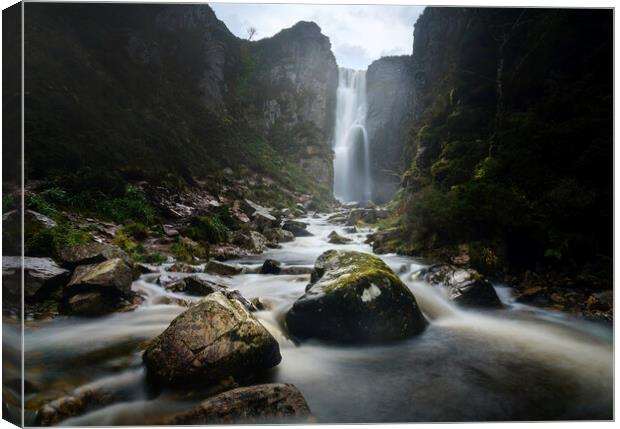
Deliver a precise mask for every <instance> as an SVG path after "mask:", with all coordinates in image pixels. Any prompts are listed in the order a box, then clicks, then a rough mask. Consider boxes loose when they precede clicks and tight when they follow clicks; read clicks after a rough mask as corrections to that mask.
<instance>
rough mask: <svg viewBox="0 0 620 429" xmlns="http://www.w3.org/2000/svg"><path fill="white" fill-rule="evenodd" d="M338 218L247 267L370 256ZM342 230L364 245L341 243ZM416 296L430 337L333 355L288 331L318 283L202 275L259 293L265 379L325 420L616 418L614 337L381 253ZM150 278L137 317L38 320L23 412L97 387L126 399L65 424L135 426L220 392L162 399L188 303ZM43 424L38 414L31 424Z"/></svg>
mask: <svg viewBox="0 0 620 429" xmlns="http://www.w3.org/2000/svg"><path fill="white" fill-rule="evenodd" d="M326 217H327V215H321V216H320V218H318V219H315V218H311V217H308V218H304V219H302V220H303V221H305V222H307V223H309V224H310V226H309V227H308V230H309V231H310V232H312V233H313V234H314V236H312V237H299V238H296V240H295V241H293V242H291V243H285V244H283V247H282V248H281V249H271V250H269V251H268V252H266V253H265V254H262V255H257V256H253V257H248V258H244V259H240V260H237V261H232V262H237V263H243V264H247V265H251V266H259V265H260V264H262V262H263V261H264V260H265V259H267V258H273V259H277V260H279V261H281V262H283V263H284V264H288V265H306V266H311V265H313V263H314V261H315V259H316V258H317V256H319V255H320V254H321V253H322V252H324V251H325V250H328V249H331V248H346V249H352V250H359V251H364V252H371V248H370V247H369V246H368V245H366V244H363V241H364V239H365V236H366V234H367V232H368V230H360V232H359V233H357V234H346V233H345V232H344V231H343V228H342V227H339V226H335V225H331V224H328V223H327V221H326ZM332 230H336V231H337V232H338V233H340V234H342V235H347V236H349V237H351V238H354V242H353V243H351V244H347V245H332V244H329V243H328V242H327V235H328V234H329V232H331V231H332ZM381 257H382V258H383V259H384V260H385V262H386V263H387V264H388V265H389V266H390V267H391V268H392V269H393V270H394V271H395V272H397V273H398V272H400V273H401V274H400V275H401V277H402V279H403V280H404V281H405V283H406V284H407V285H408V286H409V287H410V288H411V290H412V292H413V293H414V295H415V296H416V299H417V301H418V303H419V305H420V307H421V309H422V311H423V312H424V314H425V315H426V317H427V318H428V320H429V322H430V325H429V326H428V328H427V329H426V330H425V331H424V332H423V333H422V334H420V335H418V336H416V337H414V338H412V339H409V340H405V341H399V342H395V343H390V344H383V345H372V346H367V345H348V346H341V345H334V344H326V343H322V342H318V341H310V342H306V343H303V344H301V345H295V344H294V343H293V342H292V341H290V340H289V339H288V338H287V337H286V334H285V333H284V332H283V330H282V328H281V321H282V319H283V317H284V314H285V313H286V311H287V310H288V308H289V307H290V306H291V305H292V303H293V301H294V300H295V299H297V298H298V297H299V296H300V295H302V294H303V292H304V288H305V286H306V284H307V282H308V278H309V276H308V275H278V276H276V275H260V274H243V275H239V276H235V277H218V276H212V275H207V274H204V276H206V277H209V278H214V279H216V280H218V281H221V282H223V283H225V284H228V285H230V286H231V287H233V288H237V289H239V290H240V291H241V293H242V294H243V295H244V296H245V297H246V298H248V299H249V298H253V297H262V298H263V299H265V300H267V301H269V302H270V303H271V304H272V309H271V310H270V311H261V312H258V313H256V315H257V317H258V318H259V320H260V321H261V322H262V323H263V324H264V325H265V327H266V328H267V329H268V330H269V331H270V332H271V333H272V334H273V335H274V336H275V337H276V339H277V340H278V342H279V343H280V348H281V353H282V362H281V363H280V365H278V366H277V367H276V368H274V369H272V370H270V371H269V372H267V373H265V374H261V375H260V376H258V378H257V380H256V382H263V381H265V382H266V381H279V382H285V383H292V384H294V385H296V386H297V387H298V388H299V389H300V390H301V392H302V393H303V395H304V396H305V398H306V400H307V401H308V404H309V405H310V408H311V410H312V412H313V414H314V415H315V416H316V418H317V420H318V422H321V423H344V422H406V421H409V422H424V421H488V420H546V419H560V420H567V419H611V418H612V405H613V402H612V389H613V355H612V352H613V344H612V341H613V339H612V332H611V329H610V328H608V327H606V326H603V325H599V324H594V323H591V322H587V321H584V320H580V319H576V318H573V317H571V316H569V315H565V314H561V313H555V312H551V311H547V310H542V309H537V308H533V307H529V306H527V305H522V304H517V303H514V302H512V301H511V298H510V291H509V289H507V288H505V287H503V286H502V285H499V284H498V285H496V289H497V291H498V294H499V296H500V298H501V299H502V301H503V302H504V304H506V307H507V308H506V309H503V310H487V311H473V310H466V309H463V308H458V307H456V306H454V305H453V304H452V303H451V302H449V301H448V300H447V299H446V297H445V296H444V295H443V294H442V291H441V290H438V289H435V288H431V287H430V286H429V285H427V284H425V283H424V282H422V281H412V280H410V277H411V274H412V273H413V272H415V271H416V270H418V269H420V268H422V267H424V266H425V262H424V261H423V260H419V259H415V258H410V257H403V256H398V255H382V256H381ZM157 276H158V274H146V275H143V276H142V277H141V278H140V279H139V280H138V281H135V282H134V284H133V289H134V290H136V291H139V292H140V293H142V294H143V295H144V296H145V297H146V299H145V301H144V303H143V304H142V305H140V307H139V308H137V309H136V310H135V311H132V312H125V313H115V314H112V315H109V316H107V317H102V318H97V319H80V318H67V317H58V318H56V319H54V320H51V321H27V322H26V326H27V329H26V334H25V361H26V368H25V370H26V380H28V382H29V383H32V385H34V386H37V387H38V389H36V391H35V392H33V393H30V394H28V395H26V406H27V407H30V408H31V409H36V406H37V405H38V404H40V403H44V402H46V401H47V400H50V399H54V398H55V397H58V396H61V395H63V394H69V393H70V392H71V391H72V390H73V389H75V388H78V387H87V388H90V387H94V388H98V389H99V388H101V389H104V390H105V391H106V392H109V393H111V394H112V395H113V396H114V397H115V398H116V400H115V401H114V402H113V403H111V404H109V405H107V406H103V407H99V408H94V409H93V410H92V411H90V412H87V413H85V414H83V415H81V416H78V417H74V418H71V419H68V420H65V421H64V422H62V424H63V425H80V426H88V425H121V424H122V425H137V424H145V423H148V422H149V421H151V420H152V419H154V418H155V417H157V416H158V415H169V414H171V413H174V412H176V411H180V410H183V409H187V408H189V407H191V406H192V405H194V404H197V403H198V402H199V401H200V400H201V399H204V397H205V396H206V395H208V394H209V392H208V390H205V391H202V392H189V391H185V390H176V391H175V390H163V391H154V390H153V389H151V388H149V386H148V385H147V384H146V382H145V374H144V370H143V367H142V364H141V349H142V346H143V345H144V343H145V342H146V341H148V340H149V339H151V338H153V337H154V336H156V335H157V334H159V333H160V332H162V331H163V330H164V329H165V328H166V327H167V326H168V324H169V323H170V321H171V320H172V319H173V318H174V317H175V316H176V315H178V314H180V313H181V312H182V311H183V310H184V308H183V307H181V306H179V305H176V304H173V303H170V302H171V299H172V298H181V299H185V300H192V299H199V298H188V297H187V296H185V295H182V294H175V293H171V292H168V291H165V290H164V289H163V288H161V287H160V286H159V285H157V284H156V283H155V280H156V278H157ZM28 417H29V418H30V419H32V417H33V414H32V413H29V414H28V415H27V420H26V424H27V425H28V424H31V423H32V421H31V422H29V421H28Z"/></svg>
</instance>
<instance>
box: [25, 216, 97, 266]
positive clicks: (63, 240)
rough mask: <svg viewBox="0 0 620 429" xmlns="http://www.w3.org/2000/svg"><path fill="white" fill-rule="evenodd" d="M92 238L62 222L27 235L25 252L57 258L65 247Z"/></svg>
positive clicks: (31, 254)
mask: <svg viewBox="0 0 620 429" xmlns="http://www.w3.org/2000/svg"><path fill="white" fill-rule="evenodd" d="M90 240H92V236H91V235H90V234H89V233H87V232H85V231H81V230H79V229H75V228H73V227H72V226H71V225H69V224H67V223H61V224H59V225H57V226H55V227H53V228H46V229H41V230H39V231H38V232H36V233H34V234H32V235H30V236H26V237H25V253H26V255H30V256H51V257H53V258H56V259H57V258H58V257H59V256H60V252H61V251H62V250H63V249H64V248H67V247H72V246H75V245H78V244H82V243H86V242H88V241H90Z"/></svg>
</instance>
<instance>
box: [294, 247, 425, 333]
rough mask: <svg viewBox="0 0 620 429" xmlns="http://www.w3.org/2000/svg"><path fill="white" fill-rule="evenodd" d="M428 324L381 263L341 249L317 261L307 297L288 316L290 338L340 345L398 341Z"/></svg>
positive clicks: (413, 302) (406, 293)
mask: <svg viewBox="0 0 620 429" xmlns="http://www.w3.org/2000/svg"><path fill="white" fill-rule="evenodd" d="M426 324H427V322H426V320H425V319H424V316H423V315H422V312H421V311H420V309H419V308H418V304H417V302H416V299H415V297H414V296H413V294H412V293H411V291H410V290H409V289H408V288H407V286H405V284H404V283H403V282H402V281H401V280H400V278H398V276H397V275H396V274H394V272H393V271H392V270H391V269H390V268H389V267H388V266H387V265H386V264H385V263H384V262H383V261H382V260H381V259H379V258H377V257H376V256H373V255H369V254H367V253H362V252H354V251H342V250H328V251H327V252H325V253H323V254H322V255H321V256H319V258H318V259H317V260H316V262H315V265H314V271H313V272H312V275H311V279H310V284H309V285H308V286H307V287H306V293H305V294H304V295H303V296H302V297H301V298H299V299H298V300H297V301H295V303H294V304H293V307H292V308H291V309H290V310H289V312H288V313H287V315H286V325H287V327H288V330H289V332H290V333H291V334H292V335H293V336H295V337H297V338H299V339H305V338H319V339H325V340H333V341H339V342H381V341H391V340H399V339H403V338H407V337H411V336H413V335H415V334H418V333H420V332H421V331H422V330H423V329H424V328H425V326H426Z"/></svg>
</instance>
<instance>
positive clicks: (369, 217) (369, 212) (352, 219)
mask: <svg viewBox="0 0 620 429" xmlns="http://www.w3.org/2000/svg"><path fill="white" fill-rule="evenodd" d="M389 216H390V212H389V211H387V210H381V209H376V208H372V209H354V210H351V211H350V212H349V216H348V218H347V221H346V223H347V225H349V226H352V225H357V224H358V223H359V222H360V221H361V222H363V223H376V222H377V221H378V220H379V219H386V218H388V217H389Z"/></svg>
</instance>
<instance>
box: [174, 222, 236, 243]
mask: <svg viewBox="0 0 620 429" xmlns="http://www.w3.org/2000/svg"><path fill="white" fill-rule="evenodd" d="M183 233H184V234H185V235H186V236H187V237H189V238H191V239H192V240H195V241H199V242H202V241H205V242H207V243H211V244H217V243H220V242H222V241H226V240H227V239H228V236H229V235H230V230H229V229H228V227H226V225H224V223H222V221H221V220H220V218H219V217H217V216H200V217H198V218H195V219H194V220H193V221H192V224H191V226H189V227H188V228H186V229H185V230H184V231H183Z"/></svg>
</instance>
